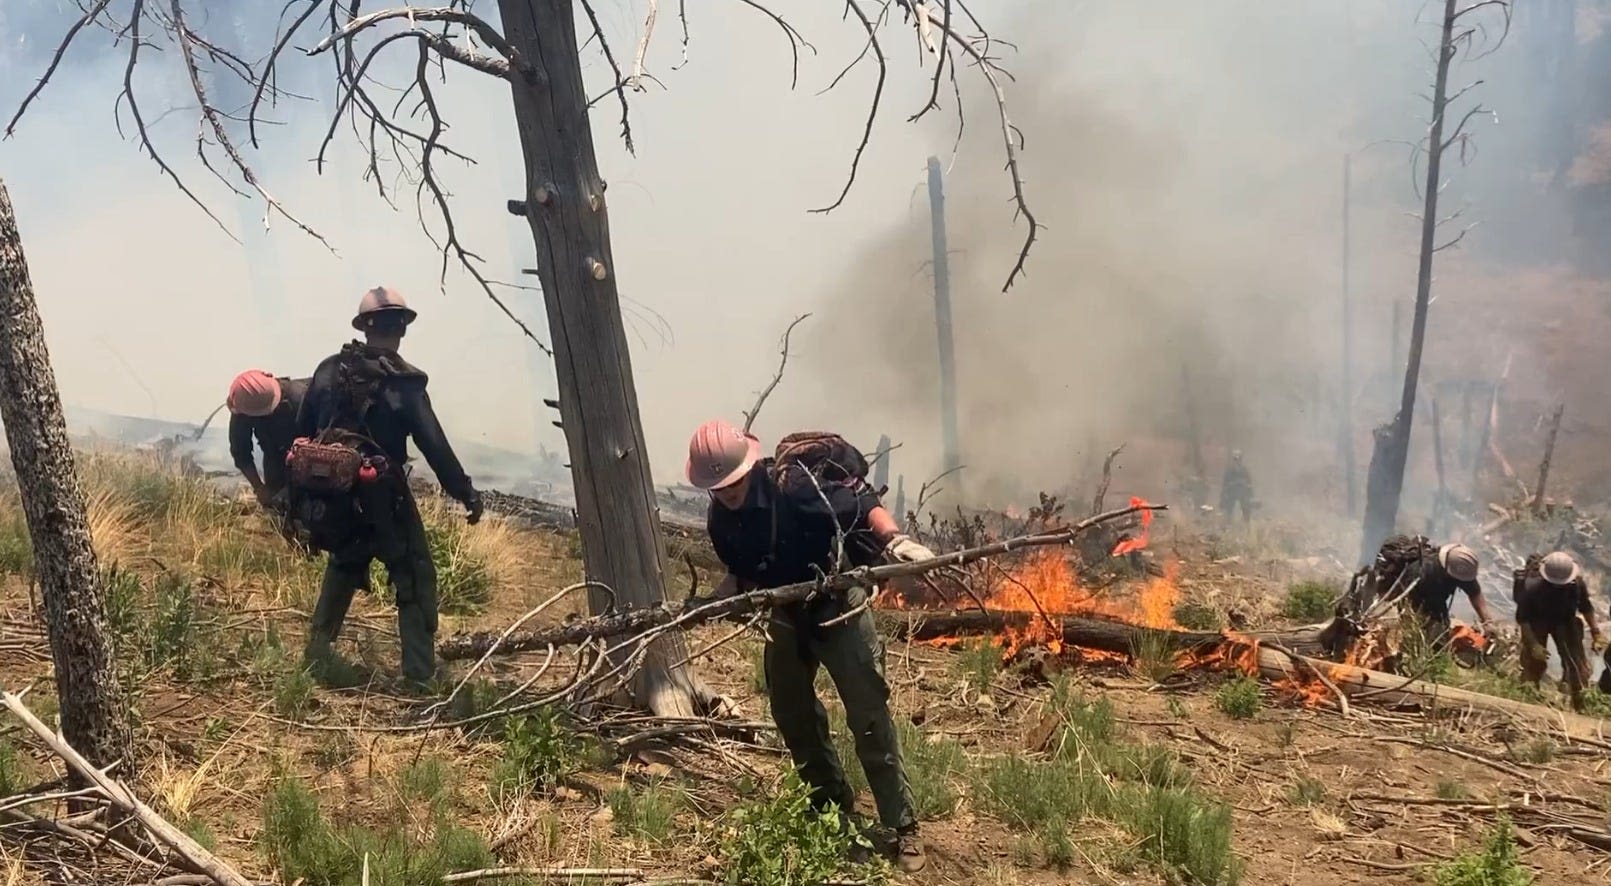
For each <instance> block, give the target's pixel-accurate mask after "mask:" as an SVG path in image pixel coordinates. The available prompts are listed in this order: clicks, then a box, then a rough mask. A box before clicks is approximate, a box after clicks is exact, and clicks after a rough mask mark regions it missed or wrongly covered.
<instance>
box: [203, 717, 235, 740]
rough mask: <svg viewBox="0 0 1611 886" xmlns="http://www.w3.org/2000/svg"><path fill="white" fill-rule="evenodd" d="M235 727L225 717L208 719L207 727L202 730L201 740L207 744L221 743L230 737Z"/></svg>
mask: <svg viewBox="0 0 1611 886" xmlns="http://www.w3.org/2000/svg"><path fill="white" fill-rule="evenodd" d="M234 728H235V727H234V725H233V724H231V723H230V722H229V721H228V720H226V719H224V718H223V717H208V718H207V725H205V726H203V727H202V728H201V740H202V741H206V742H214V743H216V742H220V741H223V740H224V739H225V738H228V737H229V733H230V732H231V731H233V730H234Z"/></svg>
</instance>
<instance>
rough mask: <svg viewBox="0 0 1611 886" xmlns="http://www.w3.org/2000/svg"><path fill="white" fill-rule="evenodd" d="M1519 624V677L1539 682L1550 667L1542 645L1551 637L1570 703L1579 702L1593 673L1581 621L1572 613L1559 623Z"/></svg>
mask: <svg viewBox="0 0 1611 886" xmlns="http://www.w3.org/2000/svg"><path fill="white" fill-rule="evenodd" d="M1519 627H1520V628H1521V667H1522V680H1524V681H1526V682H1528V683H1531V684H1533V685H1534V686H1537V685H1538V681H1539V680H1540V679H1542V678H1543V676H1544V671H1545V669H1546V668H1547V667H1548V666H1549V648H1548V647H1547V646H1546V645H1545V644H1547V643H1548V642H1549V641H1551V640H1554V641H1555V652H1556V654H1557V655H1559V656H1560V657H1561V676H1563V677H1565V678H1566V686H1567V689H1568V690H1569V691H1570V692H1571V695H1572V700H1573V702H1574V703H1576V702H1578V700H1579V697H1580V695H1581V694H1582V692H1583V687H1584V686H1586V685H1588V682H1589V675H1590V674H1592V673H1593V672H1594V669H1593V667H1592V666H1591V665H1590V664H1589V654H1588V651H1587V650H1585V649H1584V648H1583V622H1581V621H1579V620H1578V618H1577V616H1576V615H1574V616H1572V617H1571V618H1570V619H1568V620H1566V621H1561V622H1554V621H1524V622H1522V623H1521V624H1520V625H1519Z"/></svg>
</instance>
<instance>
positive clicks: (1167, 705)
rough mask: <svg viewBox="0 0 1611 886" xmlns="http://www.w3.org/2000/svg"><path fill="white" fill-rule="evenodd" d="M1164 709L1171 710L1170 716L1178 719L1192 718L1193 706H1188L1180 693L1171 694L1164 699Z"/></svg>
mask: <svg viewBox="0 0 1611 886" xmlns="http://www.w3.org/2000/svg"><path fill="white" fill-rule="evenodd" d="M1164 709H1165V710H1167V711H1169V716H1171V717H1174V718H1175V719H1176V720H1187V719H1190V718H1191V708H1189V707H1187V706H1186V703H1185V702H1184V701H1182V700H1181V699H1180V696H1178V695H1171V696H1169V697H1168V698H1166V699H1164Z"/></svg>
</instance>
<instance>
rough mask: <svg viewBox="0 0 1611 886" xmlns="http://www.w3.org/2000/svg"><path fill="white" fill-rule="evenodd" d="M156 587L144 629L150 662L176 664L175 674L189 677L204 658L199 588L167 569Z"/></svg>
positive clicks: (150, 665)
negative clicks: (199, 611) (198, 596)
mask: <svg viewBox="0 0 1611 886" xmlns="http://www.w3.org/2000/svg"><path fill="white" fill-rule="evenodd" d="M152 591H153V594H154V596H155V603H154V607H153V610H152V613H151V618H150V622H149V623H148V624H147V625H145V630H144V632H143V633H144V634H145V636H144V638H143V645H144V650H143V651H144V652H145V658H146V665H147V666H148V667H150V668H152V669H156V668H161V667H166V666H167V665H169V664H172V665H173V666H174V671H175V674H176V675H177V676H178V677H179V678H180V679H185V678H186V677H187V676H189V672H190V670H191V668H192V666H193V665H195V664H198V663H200V662H201V661H202V659H203V658H204V656H203V655H202V654H200V653H199V650H200V648H201V637H200V636H199V635H198V632H197V630H196V620H197V619H196V615H197V610H198V605H197V602H196V592H195V589H194V588H193V587H192V586H191V584H190V582H189V581H186V580H185V579H183V578H181V577H179V576H177V575H174V574H173V573H171V572H164V573H162V575H161V577H159V578H158V579H157V581H156V584H155V586H154V587H153V588H152Z"/></svg>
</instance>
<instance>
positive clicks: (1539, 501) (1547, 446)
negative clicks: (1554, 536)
mask: <svg viewBox="0 0 1611 886" xmlns="http://www.w3.org/2000/svg"><path fill="white" fill-rule="evenodd" d="M1565 412H1566V404H1565V403H1561V404H1559V405H1558V406H1556V407H1555V415H1554V416H1552V417H1551V418H1550V422H1549V437H1548V438H1547V439H1546V440H1545V441H1544V460H1543V461H1542V462H1540V463H1539V465H1538V488H1537V489H1536V490H1534V491H1533V513H1535V514H1542V513H1544V485H1545V484H1546V483H1548V482H1549V465H1550V462H1551V461H1552V460H1554V458H1555V438H1556V437H1557V436H1559V435H1560V433H1561V416H1562V415H1563V414H1565Z"/></svg>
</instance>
